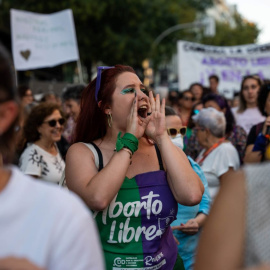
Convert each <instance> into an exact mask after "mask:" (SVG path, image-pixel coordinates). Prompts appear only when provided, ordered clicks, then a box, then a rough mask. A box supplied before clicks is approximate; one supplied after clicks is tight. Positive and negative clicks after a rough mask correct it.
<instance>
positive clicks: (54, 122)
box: [43, 118, 65, 127]
mask: <svg viewBox="0 0 270 270" xmlns="http://www.w3.org/2000/svg"><path fill="white" fill-rule="evenodd" d="M57 122H58V123H59V125H60V126H63V125H64V123H65V119H64V118H60V119H57V120H56V119H52V120H50V121H46V122H43V123H47V124H48V125H49V126H50V127H55V126H56V124H57Z"/></svg>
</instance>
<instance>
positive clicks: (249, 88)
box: [242, 78, 260, 107]
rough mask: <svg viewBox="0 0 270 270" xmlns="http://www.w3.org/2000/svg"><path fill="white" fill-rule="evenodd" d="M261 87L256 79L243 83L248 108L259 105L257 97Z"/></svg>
mask: <svg viewBox="0 0 270 270" xmlns="http://www.w3.org/2000/svg"><path fill="white" fill-rule="evenodd" d="M259 90H260V85H259V83H258V81H257V80H256V79H252V78H249V79H246V80H245V81H244V83H243V89H242V94H243V97H244V99H245V101H246V103H247V107H253V106H256V104H257V97H258V93H259Z"/></svg>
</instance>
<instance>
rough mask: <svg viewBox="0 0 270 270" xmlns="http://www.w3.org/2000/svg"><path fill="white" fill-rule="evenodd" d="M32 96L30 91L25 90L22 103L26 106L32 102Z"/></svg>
mask: <svg viewBox="0 0 270 270" xmlns="http://www.w3.org/2000/svg"><path fill="white" fill-rule="evenodd" d="M33 100H34V99H33V94H32V91H31V90H30V89H28V90H26V92H25V94H24V96H23V97H22V103H23V104H24V105H25V106H26V105H28V104H31V103H32V102H33Z"/></svg>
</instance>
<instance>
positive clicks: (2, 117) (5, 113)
mask: <svg viewBox="0 0 270 270" xmlns="http://www.w3.org/2000/svg"><path fill="white" fill-rule="evenodd" d="M18 112H19V107H18V105H17V103H16V102H14V101H12V100H10V101H6V102H4V103H2V104H1V105H0V134H3V133H5V132H6V131H7V130H8V129H9V127H10V126H11V125H12V123H13V122H14V121H15V119H16V117H17V116H18Z"/></svg>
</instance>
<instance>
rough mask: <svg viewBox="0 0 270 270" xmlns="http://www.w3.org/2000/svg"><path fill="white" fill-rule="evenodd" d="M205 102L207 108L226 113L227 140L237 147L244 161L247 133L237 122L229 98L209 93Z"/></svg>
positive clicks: (204, 99)
mask: <svg viewBox="0 0 270 270" xmlns="http://www.w3.org/2000/svg"><path fill="white" fill-rule="evenodd" d="M203 104H204V107H205V108H208V107H212V108H215V109H216V110H218V111H221V112H223V113H224V115H225V118H226V130H225V137H226V140H228V141H230V142H231V143H232V145H233V146H234V147H235V148H236V150H237V152H238V154H239V158H240V161H241V163H243V158H244V154H245V147H246V141H247V134H246V132H245V130H244V129H243V128H242V127H240V126H238V125H236V124H235V119H234V116H233V113H232V111H231V108H230V106H229V104H228V102H227V100H226V99H225V98H224V97H222V96H220V95H217V94H208V95H206V96H205V97H204V98H203Z"/></svg>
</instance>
